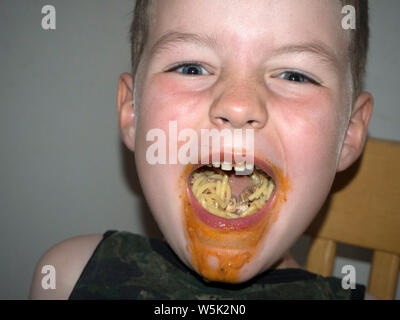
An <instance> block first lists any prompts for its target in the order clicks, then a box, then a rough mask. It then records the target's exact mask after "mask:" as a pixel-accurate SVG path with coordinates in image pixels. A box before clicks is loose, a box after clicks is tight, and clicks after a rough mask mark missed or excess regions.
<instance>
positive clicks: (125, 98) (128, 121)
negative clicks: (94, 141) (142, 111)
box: [117, 73, 135, 151]
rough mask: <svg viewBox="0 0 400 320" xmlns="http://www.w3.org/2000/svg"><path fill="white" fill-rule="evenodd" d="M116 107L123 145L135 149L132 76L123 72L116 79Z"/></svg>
mask: <svg viewBox="0 0 400 320" xmlns="http://www.w3.org/2000/svg"><path fill="white" fill-rule="evenodd" d="M117 109H118V120H119V130H120V133H121V137H122V140H123V141H124V143H125V145H126V146H127V147H128V148H129V149H130V150H131V151H134V150H135V113H134V106H133V77H132V75H130V74H129V73H123V74H121V75H120V77H119V79H118V94H117Z"/></svg>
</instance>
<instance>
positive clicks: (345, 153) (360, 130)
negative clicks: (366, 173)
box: [337, 92, 374, 171]
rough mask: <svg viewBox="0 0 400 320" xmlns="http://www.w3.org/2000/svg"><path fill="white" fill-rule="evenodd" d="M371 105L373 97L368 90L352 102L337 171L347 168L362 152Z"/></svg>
mask: <svg viewBox="0 0 400 320" xmlns="http://www.w3.org/2000/svg"><path fill="white" fill-rule="evenodd" d="M373 106H374V98H373V96H372V95H371V94H370V93H369V92H363V93H361V94H360V95H359V96H358V98H357V100H356V102H355V103H354V107H353V112H352V114H351V118H350V121H349V125H348V127H347V130H346V134H345V139H344V143H343V146H342V150H341V153H340V158H339V163H338V167H337V171H343V170H345V169H347V168H348V167H349V166H350V165H352V164H353V163H354V162H355V161H356V160H357V158H358V157H359V156H360V154H361V153H362V150H363V148H364V145H365V140H366V138H367V132H368V124H369V121H370V119H371V115H372V110H373Z"/></svg>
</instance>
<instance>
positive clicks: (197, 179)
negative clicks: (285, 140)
mask: <svg viewBox="0 0 400 320" xmlns="http://www.w3.org/2000/svg"><path fill="white" fill-rule="evenodd" d="M234 175H235V173H234V171H233V170H231V171H224V170H221V169H219V168H213V167H212V166H211V167H210V166H205V167H201V168H199V169H197V170H195V171H194V172H193V174H192V176H191V179H190V187H191V189H192V192H193V194H194V196H195V197H196V199H197V201H198V202H199V203H200V205H201V206H202V207H203V208H204V209H205V210H207V211H208V212H209V213H211V214H214V215H216V216H219V217H222V218H226V219H237V218H243V217H247V216H251V215H253V214H255V213H257V212H258V211H259V210H260V209H261V208H262V207H263V206H264V205H265V204H266V203H267V201H268V200H269V198H270V197H271V194H272V192H273V191H274V189H275V184H274V182H273V180H272V178H271V177H269V176H268V175H267V174H266V173H264V172H263V171H261V170H259V169H256V168H254V171H253V173H252V174H251V175H250V176H249V183H248V185H247V186H245V187H244V188H243V190H242V191H241V192H240V194H237V195H234V194H233V193H232V187H233V186H231V184H230V183H229V181H230V180H232V178H234V177H233V176H234ZM236 179H239V178H236ZM231 183H235V182H231Z"/></svg>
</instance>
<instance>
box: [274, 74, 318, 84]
mask: <svg viewBox="0 0 400 320" xmlns="http://www.w3.org/2000/svg"><path fill="white" fill-rule="evenodd" d="M278 78H281V79H284V80H288V81H293V82H300V83H312V84H316V85H319V83H318V82H317V81H315V80H313V79H311V78H309V77H307V76H305V75H304V74H301V73H298V72H293V71H286V72H283V73H282V74H280V75H279V76H278Z"/></svg>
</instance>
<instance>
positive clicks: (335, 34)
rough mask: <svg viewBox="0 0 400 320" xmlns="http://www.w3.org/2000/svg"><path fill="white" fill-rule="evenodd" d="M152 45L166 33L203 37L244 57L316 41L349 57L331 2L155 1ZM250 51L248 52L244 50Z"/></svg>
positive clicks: (336, 10)
mask: <svg viewBox="0 0 400 320" xmlns="http://www.w3.org/2000/svg"><path fill="white" fill-rule="evenodd" d="M153 3H154V4H153V8H152V9H153V10H152V16H153V18H152V19H151V21H152V23H150V26H149V38H148V43H147V45H148V46H150V47H151V46H152V45H154V44H155V43H156V42H157V41H158V40H159V39H160V38H161V37H163V36H164V35H165V34H167V33H171V32H180V33H190V34H195V35H201V36H205V37H207V38H208V39H213V40H215V42H216V43H217V44H218V45H219V46H220V47H224V48H230V50H231V51H233V52H236V54H240V52H243V53H244V54H248V53H249V52H250V51H251V52H254V50H257V51H259V50H260V51H262V52H268V50H269V49H271V50H272V49H276V48H279V47H284V46H287V45H290V44H293V43H310V42H313V41H315V42H318V43H320V44H323V45H325V46H326V47H327V48H329V49H330V50H331V52H332V53H333V54H334V55H335V56H336V57H337V59H338V60H343V58H345V56H344V52H346V50H345V49H346V47H347V41H348V40H347V34H346V32H345V31H344V30H343V29H342V28H341V19H342V15H341V4H340V1H333V0H295V1H293V0H252V1H248V0H202V1H198V0H168V1H153ZM245 48H248V51H249V52H245Z"/></svg>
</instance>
